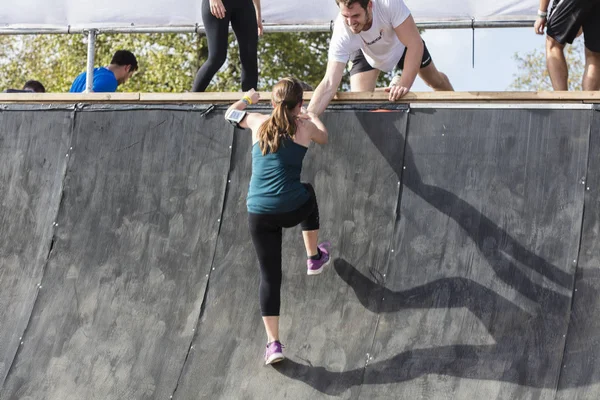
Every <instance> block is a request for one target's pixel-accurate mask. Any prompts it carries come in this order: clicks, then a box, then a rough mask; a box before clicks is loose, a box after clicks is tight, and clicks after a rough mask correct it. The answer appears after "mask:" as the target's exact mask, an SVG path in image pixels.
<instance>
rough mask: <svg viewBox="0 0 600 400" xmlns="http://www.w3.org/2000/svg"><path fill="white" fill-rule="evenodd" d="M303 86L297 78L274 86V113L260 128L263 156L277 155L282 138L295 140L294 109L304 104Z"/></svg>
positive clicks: (288, 79)
mask: <svg viewBox="0 0 600 400" xmlns="http://www.w3.org/2000/svg"><path fill="white" fill-rule="evenodd" d="M303 92H304V91H303V90H302V85H301V84H300V81H299V80H297V79H296V78H283V79H282V80H280V81H279V82H277V83H276V84H275V86H273V94H272V97H271V99H272V101H273V105H274V107H275V108H274V109H273V112H272V113H271V116H270V117H269V119H268V120H266V121H265V122H264V123H263V124H262V125H261V126H260V127H259V128H258V135H257V136H258V143H259V146H260V151H261V152H262V154H263V156H264V155H266V154H267V153H275V152H277V150H278V149H279V146H280V145H281V139H282V138H290V139H292V140H293V139H294V137H295V136H296V128H297V125H296V117H295V116H294V115H293V114H292V111H293V110H294V108H296V107H297V106H298V104H300V103H301V102H302V94H303Z"/></svg>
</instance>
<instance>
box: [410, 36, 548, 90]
mask: <svg viewBox="0 0 600 400" xmlns="http://www.w3.org/2000/svg"><path fill="white" fill-rule="evenodd" d="M422 36H423V39H424V40H425V43H426V44H427V48H428V49H429V52H430V53H431V56H432V58H433V62H434V63H435V65H436V67H437V68H438V69H439V70H440V71H442V72H444V73H445V74H446V75H448V78H449V79H450V82H451V83H452V85H453V86H454V90H456V91H465V92H469V91H504V90H507V89H508V87H509V86H510V84H511V83H512V82H513V80H514V75H515V74H516V73H517V62H516V61H515V60H514V54H515V53H517V52H518V53H519V54H521V55H524V54H525V53H528V52H530V51H532V50H534V49H539V50H541V51H544V46H545V44H544V43H545V36H540V35H536V34H535V33H534V31H533V27H531V28H491V29H475V67H474V68H473V66H472V54H473V46H472V40H473V31H472V30H471V29H446V30H444V29H430V30H427V31H425V32H423V34H422ZM411 91H414V92H426V91H431V89H430V88H429V87H428V86H427V85H425V83H423V81H422V80H421V79H420V78H417V79H416V81H415V83H414V85H413V87H412V88H411Z"/></svg>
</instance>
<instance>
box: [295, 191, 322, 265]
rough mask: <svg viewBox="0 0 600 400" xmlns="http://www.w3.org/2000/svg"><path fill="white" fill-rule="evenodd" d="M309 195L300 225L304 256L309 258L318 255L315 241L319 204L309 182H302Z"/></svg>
mask: <svg viewBox="0 0 600 400" xmlns="http://www.w3.org/2000/svg"><path fill="white" fill-rule="evenodd" d="M303 185H304V187H305V188H306V190H307V191H308V194H309V195H310V199H309V202H310V203H307V205H305V209H306V211H305V212H304V215H305V216H304V218H303V221H302V222H301V223H300V224H301V227H302V239H303V240H304V248H305V249H306V257H308V258H311V257H315V256H318V255H319V249H318V247H317V242H318V240H319V227H320V226H319V205H318V204H317V194H316V193H315V189H314V188H313V186H312V185H311V184H310V183H304V184H303Z"/></svg>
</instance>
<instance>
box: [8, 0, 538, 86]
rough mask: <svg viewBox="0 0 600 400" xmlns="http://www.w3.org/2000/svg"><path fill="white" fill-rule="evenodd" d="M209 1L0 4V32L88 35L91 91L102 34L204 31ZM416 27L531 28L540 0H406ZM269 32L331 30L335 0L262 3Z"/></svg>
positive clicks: (30, 1) (32, 0)
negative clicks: (205, 7) (203, 10)
mask: <svg viewBox="0 0 600 400" xmlns="http://www.w3.org/2000/svg"><path fill="white" fill-rule="evenodd" d="M202 1H208V0H175V1H173V0H103V1H102V2H99V1H98V0H51V1H48V0H17V1H9V0H0V34H41V33H57V34H60V33H86V34H88V37H89V40H88V60H87V71H88V75H87V78H88V80H87V87H88V89H91V85H92V78H93V68H94V53H95V50H94V49H95V38H96V35H97V34H98V33H115V32H122V33H144V32H146V33H160V32H164V33H167V32H181V33H184V32H202V31H203V30H204V29H203V24H202V15H201V14H202V13H201V4H202ZM405 3H406V4H407V6H408V7H409V9H410V10H411V12H412V15H413V17H414V18H415V20H416V22H417V25H419V26H420V27H423V28H426V29H433V28H473V29H474V28H478V27H518V26H532V25H533V20H534V19H535V16H536V13H537V9H538V6H539V0H405ZM261 8H262V18H263V23H264V28H265V32H285V31H287V32H300V31H304V32H307V31H330V30H331V29H332V26H333V21H334V20H335V18H336V16H337V12H338V8H337V5H336V3H335V1H334V0H261Z"/></svg>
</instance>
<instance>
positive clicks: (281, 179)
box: [246, 138, 310, 214]
mask: <svg viewBox="0 0 600 400" xmlns="http://www.w3.org/2000/svg"><path fill="white" fill-rule="evenodd" d="M307 150H308V148H306V147H304V146H301V145H299V144H298V143H295V142H294V141H293V140H292V139H290V138H285V139H283V140H282V141H281V144H280V145H279V149H277V151H276V152H275V153H267V154H266V155H264V156H263V154H262V152H261V151H260V145H259V143H258V142H256V143H255V144H254V145H253V146H252V177H251V178H250V188H249V189H248V197H247V199H246V200H247V201H246V204H247V207H248V212H250V213H253V214H279V213H285V212H289V211H294V210H296V209H298V208H300V206H302V205H303V204H304V203H306V202H307V201H308V199H309V198H310V195H309V193H308V191H307V190H306V188H305V187H304V185H302V183H301V182H300V173H301V172H302V161H303V160H304V156H305V155H306V151H307Z"/></svg>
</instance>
